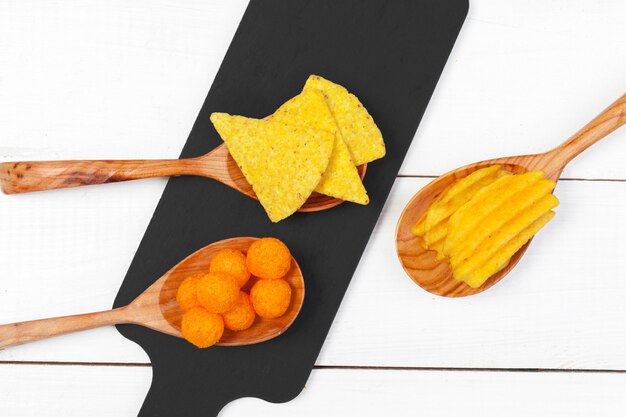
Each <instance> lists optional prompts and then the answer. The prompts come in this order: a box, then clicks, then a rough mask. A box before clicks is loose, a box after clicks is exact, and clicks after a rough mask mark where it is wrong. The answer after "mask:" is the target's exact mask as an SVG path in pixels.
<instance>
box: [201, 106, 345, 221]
mask: <svg viewBox="0 0 626 417" xmlns="http://www.w3.org/2000/svg"><path fill="white" fill-rule="evenodd" d="M211 121H212V122H213V125H214V126H215V129H216V130H217V131H218V133H219V134H220V136H221V137H222V139H223V140H224V143H226V146H227V147H228V151H229V152H230V154H231V155H232V156H233V158H234V159H235V161H236V162H237V165H239V168H241V171H242V172H243V175H244V176H245V177H246V179H247V180H248V182H249V183H250V185H252V189H253V190H254V192H255V193H256V195H257V197H258V199H259V202H260V203H261V205H262V206H263V208H264V209H265V211H266V212H267V215H268V216H269V218H270V220H272V221H273V222H278V221H280V220H282V219H284V218H285V217H287V216H290V215H291V214H293V213H294V212H295V211H296V210H298V209H299V208H300V207H301V206H302V204H304V202H305V201H306V199H307V198H309V196H310V195H311V193H312V192H313V190H314V189H315V187H316V186H317V184H319V182H320V180H321V179H322V174H323V173H324V171H326V168H327V167H328V162H329V160H330V154H331V152H332V149H333V144H334V140H335V135H334V134H333V133H332V132H328V131H325V130H318V129H310V128H304V127H300V126H294V125H288V124H285V123H279V122H275V121H272V120H258V119H251V118H247V117H242V116H231V115H229V114H226V113H213V114H211Z"/></svg>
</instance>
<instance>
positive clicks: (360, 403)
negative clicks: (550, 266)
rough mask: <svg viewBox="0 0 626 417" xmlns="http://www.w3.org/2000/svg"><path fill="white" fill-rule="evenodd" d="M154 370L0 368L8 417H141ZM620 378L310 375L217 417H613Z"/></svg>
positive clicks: (619, 405) (620, 401)
mask: <svg viewBox="0 0 626 417" xmlns="http://www.w3.org/2000/svg"><path fill="white" fill-rule="evenodd" d="M151 373H152V372H151V369H150V368H135V367H133V368H129V367H101V366H96V367H94V366H31V365H2V366H0V404H2V406H1V408H2V415H7V416H14V417H22V416H39V415H41V416H61V415H62V416H65V417H74V416H81V417H82V416H85V415H89V416H94V417H100V416H116V417H117V416H131V415H136V414H137V412H138V410H139V408H140V407H141V403H142V402H143V399H144V396H145V393H146V392H147V390H148V387H149V384H150V378H151ZM625 379H626V376H625V375H624V374H606V373H583V374H581V373H533V372H514V373H511V372H474V371H472V372H465V371H464V372H453V371H447V372H441V371H382V370H326V369H324V370H314V371H313V373H312V374H311V378H310V379H309V381H308V383H307V386H306V388H305V389H304V390H303V392H302V393H301V394H300V395H299V396H298V397H297V398H296V399H295V400H293V401H291V402H289V403H286V404H270V403H267V402H265V401H262V400H259V399H253V398H245V399H240V400H236V401H234V402H232V403H231V404H228V405H227V406H226V407H225V408H224V409H223V410H222V412H221V413H220V416H221V417H230V416H233V417H234V416H245V415H253V416H256V417H263V416H272V417H281V416H295V415H298V416H304V417H306V416H311V417H313V416H315V417H317V416H320V415H332V416H334V415H354V414H355V413H358V415H360V416H381V415H393V416H398V417H403V416H407V417H408V416H415V415H427V416H432V417H452V416H458V415H470V416H473V415H481V416H485V417H492V416H493V417H499V416H502V415H506V416H511V417H516V416H520V417H526V416H529V415H531V416H535V415H546V416H554V417H559V416H563V417H574V416H584V417H587V416H590V415H593V416H614V415H616V414H618V413H619V410H623V409H624V407H625V406H626V398H625V397H624V395H623V386H624V383H625Z"/></svg>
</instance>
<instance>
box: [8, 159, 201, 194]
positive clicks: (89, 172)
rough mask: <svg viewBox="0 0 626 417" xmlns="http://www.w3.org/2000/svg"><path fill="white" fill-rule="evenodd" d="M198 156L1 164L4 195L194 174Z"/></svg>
mask: <svg viewBox="0 0 626 417" xmlns="http://www.w3.org/2000/svg"><path fill="white" fill-rule="evenodd" d="M198 163H199V161H198V160H197V159H172V160H125V161H32V162H5V163H2V164H0V188H1V189H2V191H3V192H4V193H6V194H16V193H28V192H31V191H44V190H53V189H57V188H69V187H79V186H81V185H92V184H105V183H109V182H118V181H128V180H136V179H142V178H151V177H162V176H174V175H193V174H195V173H196V172H197V169H196V168H197V167H198Z"/></svg>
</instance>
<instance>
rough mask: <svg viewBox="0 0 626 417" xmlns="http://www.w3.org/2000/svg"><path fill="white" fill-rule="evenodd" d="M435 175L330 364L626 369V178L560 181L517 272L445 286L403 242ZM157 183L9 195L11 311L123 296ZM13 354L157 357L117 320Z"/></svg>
mask: <svg viewBox="0 0 626 417" xmlns="http://www.w3.org/2000/svg"><path fill="white" fill-rule="evenodd" d="M429 181H430V179H427V178H399V179H398V180H397V181H396V184H395V186H394V189H393V191H392V193H391V194H390V196H389V201H388V202H387V205H386V207H385V211H384V214H383V216H382V217H381V218H380V220H379V223H378V225H377V226H376V228H375V229H374V232H373V234H372V237H371V239H370V242H369V244H368V247H367V249H366V251H365V253H364V254H363V258H362V259H361V263H360V265H359V268H358V269H357V272H356V274H355V276H354V280H353V282H352V283H351V284H350V288H349V290H348V292H347V294H346V297H345V299H344V300H343V302H342V306H341V308H340V309H339V312H338V313H337V317H336V319H335V321H334V323H333V326H332V328H331V331H330V333H329V335H328V338H327V339H326V341H325V343H324V348H323V349H322V352H321V353H320V356H319V358H318V359H317V361H316V363H317V364H318V365H324V366H326V365H327V366H346V365H348V366H394V367H405V366H411V367H431V366H437V367H475V368H481V367H487V368H558V369H572V368H574V369H626V332H624V331H623V328H624V324H623V323H624V322H625V321H626V306H625V305H624V296H625V295H626V280H624V279H623V276H622V275H621V274H616V273H615V271H620V270H623V269H625V268H626V257H624V256H623V252H624V250H626V243H625V242H624V239H623V236H624V233H626V218H625V217H624V216H623V213H624V212H626V182H612V181H607V182H605V181H602V182H596V181H560V182H559V184H558V186H557V191H556V194H557V195H558V197H559V200H560V201H561V205H560V206H559V208H558V215H557V216H556V217H555V218H554V220H553V221H551V222H550V223H549V224H548V225H547V226H546V228H545V230H543V232H542V233H540V234H538V235H537V237H536V238H535V239H534V240H533V244H532V245H531V247H530V248H529V250H528V252H527V253H526V255H525V256H524V259H523V260H522V261H521V262H520V263H519V264H518V265H517V267H516V268H515V269H514V270H513V271H512V272H511V275H510V276H509V278H508V279H506V280H504V281H502V282H500V283H499V284H498V285H496V286H494V287H492V288H491V289H490V290H489V291H486V292H483V293H482V294H479V295H477V296H473V297H464V298H443V297H438V296H434V295H432V294H430V293H428V292H426V291H424V290H423V289H422V288H421V287H419V286H417V285H415V283H414V282H413V281H412V280H410V279H408V278H407V276H406V273H405V272H404V270H403V269H402V266H401V265H400V262H398V261H397V259H396V257H397V255H396V249H395V245H394V243H393V242H394V239H395V230H396V223H397V219H398V217H399V216H400V214H401V213H402V210H403V209H404V207H405V205H406V203H407V202H408V201H409V200H410V199H411V197H412V196H413V194H415V192H416V191H417V190H419V189H420V188H422V187H424V186H426V185H427V184H428V182H429ZM146 185H147V187H146ZM146 185H140V184H138V183H134V184H132V185H130V186H129V187H121V188H128V189H127V190H115V188H116V186H112V187H111V188H110V189H109V187H105V188H104V189H103V190H100V191H99V190H94V189H91V190H88V189H85V190H88V191H87V192H86V193H85V194H83V195H82V196H80V197H81V198H77V197H78V196H76V193H74V192H67V193H65V192H60V193H52V194H51V196H50V198H48V199H47V201H46V205H45V208H46V209H45V210H41V207H42V206H41V205H40V204H39V200H40V199H39V198H36V199H35V196H32V199H33V200H32V201H29V199H30V198H31V197H29V196H28V195H24V196H23V197H20V198H18V199H17V200H13V199H10V197H7V196H1V195H0V225H1V226H0V227H1V228H2V230H3V232H4V233H6V235H7V236H10V237H11V239H10V240H8V241H6V240H0V254H1V255H0V256H1V258H2V262H0V276H1V277H11V278H10V279H4V280H3V284H2V290H1V291H0V319H1V320H0V322H3V323H7V322H15V321H23V320H31V319H36V318H39V317H54V316H63V315H68V314H75V313H80V312H85V311H98V310H104V309H107V308H110V306H111V300H112V298H113V297H114V295H115V291H116V290H117V288H118V287H119V285H120V280H121V277H123V275H124V272H125V270H126V268H127V264H128V262H130V257H131V256H132V249H133V246H136V245H137V244H138V241H139V239H140V238H141V236H142V233H143V231H144V229H145V224H144V223H143V222H144V221H146V219H147V218H148V217H149V215H150V213H151V211H152V210H153V204H156V201H150V198H149V197H150V195H151V194H152V193H154V194H155V195H156V194H158V191H159V189H158V187H159V185H160V184H159V182H158V181H148V182H147V184H146ZM120 197H123V199H120ZM7 201H16V202H17V203H12V204H6V202H7ZM68 207H70V208H71V211H70V215H68ZM15 218H20V219H30V221H28V222H24V223H19V224H16V222H14V221H12V220H10V219H15ZM94 219H99V222H97V223H96V224H94ZM120 219H123V221H120ZM42 230H45V231H46V233H41V231H42ZM85 231H88V233H85ZM24 254H30V256H35V258H36V259H37V262H33V261H30V262H24V257H23V255H24ZM164 272H166V271H164ZM305 279H306V278H305ZM307 284H308V281H307ZM308 289H309V287H308V285H307V290H308ZM599 300H600V301H599ZM494 311H495V312H498V313H497V314H494V313H493V312H494ZM434 317H436V319H434ZM442 328H443V329H445V330H443V331H442ZM598 341H601V343H599V342H598ZM390 352H391V353H390ZM0 361H53V362H96V363H107V362H113V363H137V362H141V363H149V362H150V359H149V357H148V356H147V355H146V354H145V353H144V351H143V350H142V349H141V348H139V347H138V346H137V345H136V344H135V343H132V342H130V341H128V340H126V339H124V338H120V337H119V336H118V333H117V331H116V330H115V328H113V327H110V326H109V327H103V328H98V329H94V330H89V331H84V332H79V333H74V334H68V335H65V336H63V337H56V338H50V339H47V340H42V341H40V342H37V343H31V344H26V345H22V346H16V347H13V348H10V349H5V350H2V351H0Z"/></svg>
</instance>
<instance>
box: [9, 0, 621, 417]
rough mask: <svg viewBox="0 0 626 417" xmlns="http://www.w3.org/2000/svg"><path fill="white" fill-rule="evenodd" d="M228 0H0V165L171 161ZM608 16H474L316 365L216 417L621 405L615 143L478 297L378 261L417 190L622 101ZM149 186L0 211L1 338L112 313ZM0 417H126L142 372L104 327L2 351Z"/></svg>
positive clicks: (497, 0)
mask: <svg viewBox="0 0 626 417" xmlns="http://www.w3.org/2000/svg"><path fill="white" fill-rule="evenodd" d="M245 6H246V0H228V1H208V0H136V1H123V0H108V1H105V0H84V1H71V0H56V1H43V0H41V1H35V0H0V160H3V161H6V160H24V159H61V158H62V159H70V158H77V159H79V158H173V157H176V156H177V155H178V154H179V151H180V149H181V147H182V145H183V143H184V141H185V140H186V138H187V134H188V132H189V130H190V128H191V125H192V123H193V121H194V119H195V117H196V115H197V113H198V110H199V108H200V105H201V103H202V101H203V100H204V98H205V95H206V93H207V91H208V89H209V87H210V85H211V82H212V79H213V76H214V74H215V73H216V71H217V68H218V66H219V64H220V62H221V60H222V57H223V55H224V53H225V51H226V49H227V47H228V45H229V43H230V40H231V38H232V35H233V33H234V31H235V29H236V27H237V24H238V21H239V19H240V17H241V15H242V13H243V10H244V8H245ZM624 17H626V2H625V1H623V0H594V1H591V0H584V1H583V0H527V1H517V2H512V1H507V2H505V1H501V0H473V1H472V2H471V5H470V12H469V16H468V18H467V21H466V22H465V26H464V27H463V29H462V31H461V34H460V36H459V39H458V41H457V43H456V46H455V48H454V51H453V52H452V55H451V56H450V59H449V61H448V64H447V66H446V69H445V71H444V73H443V75H442V77H441V80H440V82H439V85H438V86H437V89H436V91H435V94H434V96H433V98H432V100H431V103H430V105H429V107H428V110H427V111H426V114H425V116H424V119H423V121H422V123H421V126H420V127H419V129H418V132H417V134H416V137H415V139H414V141H413V146H412V148H411V150H410V152H409V154H408V156H407V158H406V161H405V163H404V166H403V168H402V171H401V175H400V177H399V178H398V180H397V181H396V184H395V186H394V188H393V191H392V193H391V195H390V197H389V200H388V201H387V204H386V207H385V209H384V211H383V213H382V215H381V217H380V220H379V222H378V225H377V227H376V229H375V231H374V234H373V235H372V238H371V240H370V242H369V245H368V248H367V250H366V253H365V254H364V257H363V261H362V262H361V264H360V265H359V268H358V270H357V273H356V275H355V277H354V279H353V281H352V284H351V286H350V288H349V290H348V293H347V295H346V298H345V300H344V303H343V304H342V306H341V308H340V310H339V314H338V315H337V318H336V320H335V323H334V325H333V327H332V329H331V332H330V334H329V336H328V339H327V341H326V344H325V346H324V349H323V350H322V353H321V355H320V356H319V359H318V361H317V367H316V369H315V370H314V371H313V373H312V375H311V378H310V380H309V382H308V384H307V386H306V388H305V390H304V391H303V392H302V394H301V395H300V396H299V397H298V398H297V399H295V400H294V401H292V402H290V403H287V404H282V405H274V404H269V403H265V402H263V401H261V400H258V399H241V400H238V401H235V402H233V403H231V404H229V405H228V406H227V407H226V408H225V409H224V410H223V412H222V415H224V416H241V415H254V416H273V417H275V416H294V415H300V416H319V415H355V414H358V415H361V416H379V415H383V414H384V415H394V416H414V415H424V416H457V415H459V414H463V415H478V414H479V413H480V414H481V415H482V416H502V415H506V416H507V417H511V416H536V415H546V416H548V415H549V416H568V417H571V416H589V415H594V416H599V415H618V414H623V410H624V408H625V407H626V396H624V390H625V389H626V272H624V271H626V256H625V255H624V254H625V253H626V238H625V235H626V217H625V216H624V214H625V213H626V163H625V162H624V158H625V157H626V129H622V130H621V131H618V132H616V133H614V134H613V135H612V136H611V137H610V138H608V139H606V140H605V141H603V142H602V143H600V144H598V145H596V146H595V147H593V148H592V149H590V150H589V151H588V152H586V153H585V154H584V155H582V156H581V157H580V158H579V160H576V161H574V162H573V163H572V164H571V165H570V166H569V167H568V168H567V169H566V170H565V172H564V174H563V176H564V181H562V182H561V183H559V185H558V187H557V190H556V193H557V195H558V197H559V198H560V200H561V206H560V207H559V208H558V213H557V217H556V219H555V220H554V221H553V222H552V223H551V224H550V225H549V226H548V227H547V228H546V230H545V232H543V233H541V234H540V235H539V236H538V237H537V238H536V239H535V241H534V243H533V245H532V247H531V248H530V250H529V251H528V254H527V255H526V257H525V258H524V260H523V262H522V263H521V264H520V265H519V266H518V267H517V268H516V269H515V270H514V271H513V273H511V274H510V275H509V277H508V278H507V279H506V280H505V281H503V282H502V283H500V284H498V285H497V286H496V287H494V288H493V289H491V290H489V291H487V292H486V293H483V294H481V295H478V296H475V297H470V298H466V299H444V298H439V297H435V296H432V295H430V294H428V293H426V292H424V291H422V290H421V289H420V288H418V287H417V286H416V285H415V284H413V282H411V281H410V280H409V279H408V278H407V277H406V276H405V274H404V273H403V271H402V269H401V267H400V265H399V263H398V262H397V261H396V256H395V250H394V244H393V241H394V239H393V237H394V228H395V224H396V221H397V218H398V216H399V214H400V211H401V210H402V207H403V206H404V205H405V204H406V202H407V201H408V199H409V198H410V196H411V195H412V194H413V193H415V192H416V191H417V190H418V189H419V188H420V187H422V186H423V185H425V184H426V183H427V182H428V181H430V178H431V177H432V176H435V175H438V174H441V173H443V172H445V171H447V170H449V169H451V168H454V167H456V166H459V165H462V164H465V163H468V162H472V161H475V160H481V159H485V158H489V157H496V156H504V155H509V154H519V153H530V152H539V151H543V150H547V149H549V148H551V147H553V146H556V145H557V144H558V143H560V142H561V141H562V140H564V139H566V138H567V137H568V136H569V135H570V134H572V133H573V132H574V131H576V130H577V129H578V128H579V127H581V126H582V125H583V124H585V123H586V122H587V121H588V120H590V119H591V118H592V117H594V116H595V115H596V114H597V113H598V112H599V111H600V110H602V109H603V108H604V107H605V106H606V105H608V104H609V103H611V102H612V101H613V100H614V99H616V98H617V97H618V96H619V95H621V94H623V93H624V92H625V91H626V25H624ZM164 185H165V180H163V179H155V180H145V181H136V182H131V183H120V184H113V185H108V186H102V187H92V188H89V187H87V188H83V189H75V190H64V191H58V192H51V193H47V194H45V195H44V194H40V195H23V196H13V197H7V196H4V195H1V196H0V236H1V237H2V238H1V239H0V322H13V321H21V320H28V319H34V318H39V317H47V316H55V315H64V314H73V313H80V312H88V311H94V310H98V309H107V308H110V306H111V304H112V302H113V299H114V297H115V294H116V292H117V290H118V288H119V286H120V284H121V282H122V279H123V277H124V274H125V272H126V269H127V268H128V266H129V263H130V261H131V258H132V256H133V254H134V252H135V249H136V248H137V246H138V244H139V241H140V239H141V237H142V235H143V232H144V230H145V228H146V226H147V224H148V221H149V219H150V216H151V214H152V212H153V210H154V208H155V205H156V203H157V201H158V199H159V197H160V195H161V192H162V190H163V187H164ZM0 361H1V362H0V415H1V416H85V415H90V416H131V415H135V414H136V413H137V411H138V410H139V408H140V406H141V403H142V401H143V399H144V396H145V394H146V392H147V390H148V387H149V385H150V380H151V368H150V366H149V363H148V357H147V356H146V354H145V353H144V352H143V350H142V349H140V348H139V347H138V346H137V345H135V344H134V343H132V342H130V341H128V340H126V339H125V338H123V337H122V336H121V335H119V333H118V332H117V331H116V330H115V329H114V328H103V329H98V330H93V331H88V332H84V333H80V334H73V335H68V336H64V337H58V338H55V339H50V340H46V341H41V342H37V343H33V344H30V345H25V346H21V347H15V348H11V349H7V350H4V351H0Z"/></svg>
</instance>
